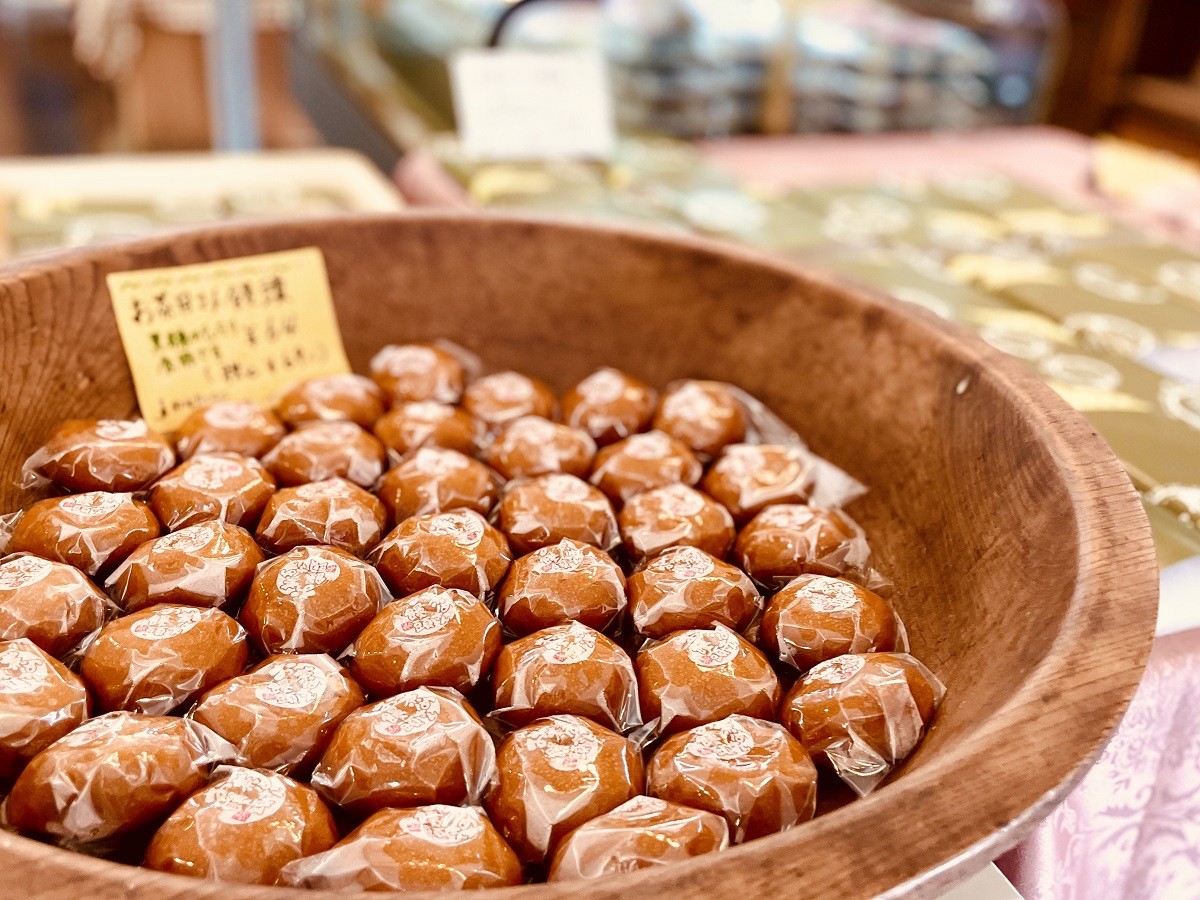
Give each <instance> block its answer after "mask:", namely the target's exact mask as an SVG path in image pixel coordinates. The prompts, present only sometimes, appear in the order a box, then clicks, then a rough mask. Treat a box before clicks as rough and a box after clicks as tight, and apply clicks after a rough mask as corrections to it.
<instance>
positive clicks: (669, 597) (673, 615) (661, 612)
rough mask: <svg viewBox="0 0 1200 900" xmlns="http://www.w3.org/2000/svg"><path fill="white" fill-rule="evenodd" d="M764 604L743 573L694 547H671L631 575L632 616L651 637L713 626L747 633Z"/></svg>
mask: <svg viewBox="0 0 1200 900" xmlns="http://www.w3.org/2000/svg"><path fill="white" fill-rule="evenodd" d="M761 608H762V598H761V597H760V596H759V593H758V590H757V589H756V588H755V587H754V582H752V581H751V580H750V579H749V578H748V577H747V576H746V573H745V572H743V571H742V570H741V569H739V568H737V567H736V566H731V565H730V564H729V563H726V562H721V560H719V559H717V558H715V557H713V556H711V555H709V554H708V553H705V552H704V551H703V550H697V549H696V548H695V547H672V548H671V549H669V550H666V551H664V552H662V553H660V554H659V555H658V556H656V557H654V558H653V559H651V560H650V561H649V562H647V563H646V564H645V565H644V566H642V567H641V568H640V569H638V570H637V571H636V572H634V573H633V575H631V576H630V577H629V613H630V618H632V620H633V625H634V627H635V628H636V629H637V630H638V632H640V633H641V634H644V635H646V636H647V637H653V638H661V637H666V636H667V635H669V634H671V633H673V632H676V631H682V630H684V629H689V628H692V629H697V628H699V629H703V628H712V627H713V626H714V625H724V626H726V627H728V628H732V629H733V630H734V631H745V630H746V628H747V627H748V626H749V625H750V624H751V623H752V622H753V621H754V617H755V615H757V613H758V611H759V610H760V609H761Z"/></svg>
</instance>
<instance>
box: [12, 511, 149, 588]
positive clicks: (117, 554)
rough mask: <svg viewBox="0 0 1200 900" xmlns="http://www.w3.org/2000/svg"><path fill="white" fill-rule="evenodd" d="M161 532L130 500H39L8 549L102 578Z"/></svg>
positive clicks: (22, 520)
mask: <svg viewBox="0 0 1200 900" xmlns="http://www.w3.org/2000/svg"><path fill="white" fill-rule="evenodd" d="M161 533H162V528H161V526H160V525H159V524H158V519H156V518H155V517H154V513H153V512H151V510H150V507H149V506H147V505H146V504H145V503H142V502H141V501H140V500H134V499H133V495H132V494H107V493H103V492H101V491H94V492H92V493H89V494H75V495H73V496H70V497H51V498H49V499H47V500H39V501H38V502H37V503H35V504H33V506H31V507H29V508H28V509H26V510H25V511H24V512H23V513H21V517H20V518H19V519H18V520H17V523H16V525H15V526H13V531H12V537H11V538H10V539H9V543H8V549H9V550H10V551H12V552H14V553H20V552H25V553H32V554H34V555H35V556H40V557H42V558H44V559H49V560H55V561H57V562H62V563H66V564H67V565H69V566H74V567H75V568H77V569H79V570H80V571H82V572H84V573H86V574H87V575H90V576H92V577H93V578H95V577H96V576H97V575H99V576H104V575H106V574H108V573H109V572H111V571H112V570H113V569H115V568H116V567H117V565H118V564H119V563H120V562H121V561H122V560H124V559H125V557H127V556H128V555H129V554H130V553H132V552H133V551H134V550H135V549H136V548H137V547H139V546H141V545H142V544H143V543H145V542H146V541H148V540H150V539H151V538H155V537H158V536H159V535H160V534H161Z"/></svg>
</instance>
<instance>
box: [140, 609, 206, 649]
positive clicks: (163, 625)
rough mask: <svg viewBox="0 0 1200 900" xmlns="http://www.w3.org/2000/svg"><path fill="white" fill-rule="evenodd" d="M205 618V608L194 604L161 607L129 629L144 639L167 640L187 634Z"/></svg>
mask: <svg viewBox="0 0 1200 900" xmlns="http://www.w3.org/2000/svg"><path fill="white" fill-rule="evenodd" d="M203 618H204V610H202V609H198V608H196V607H194V606H177V607H171V608H168V609H160V610H158V611H157V612H154V613H151V614H150V615H148V616H146V618H144V619H141V620H139V621H137V622H134V623H133V624H132V625H130V626H129V631H130V633H131V634H132V635H133V636H134V637H139V638H141V639H142V640H144V641H165V640H167V639H169V638H174V637H179V636H180V635H181V634H187V633H188V632H189V631H191V630H192V629H193V628H195V627H196V625H197V624H198V623H199V622H200V620H201V619H203Z"/></svg>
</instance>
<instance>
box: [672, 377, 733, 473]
mask: <svg viewBox="0 0 1200 900" xmlns="http://www.w3.org/2000/svg"><path fill="white" fill-rule="evenodd" d="M749 425H750V414H749V412H748V411H747V409H746V405H745V404H744V403H743V402H742V400H741V399H740V398H739V397H738V395H737V392H736V391H735V390H734V389H733V388H732V387H731V386H730V385H728V384H724V383H723V382H720V381H683V382H678V383H676V384H673V385H671V386H670V387H668V388H667V390H666V392H665V393H664V394H663V396H662V399H661V400H660V401H659V402H658V410H657V411H656V412H655V414H654V427H655V428H656V429H658V430H659V431H665V432H666V433H667V434H669V435H670V436H671V437H673V438H675V439H676V440H679V441H682V442H683V443H684V444H686V445H687V446H688V447H690V448H691V449H692V450H693V451H695V452H696V453H699V454H700V455H702V456H707V457H712V456H716V455H717V454H718V453H720V452H721V450H722V448H724V447H726V446H727V445H729V444H736V443H738V442H739V441H744V440H745V439H746V431H747V429H748V428H749Z"/></svg>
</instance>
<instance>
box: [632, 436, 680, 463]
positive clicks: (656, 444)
mask: <svg viewBox="0 0 1200 900" xmlns="http://www.w3.org/2000/svg"><path fill="white" fill-rule="evenodd" d="M622 452H624V454H625V455H626V456H628V457H630V458H631V459H665V458H666V457H667V456H668V455H669V454H670V452H671V439H670V438H668V437H667V436H666V435H665V434H663V433H661V432H658V431H652V432H650V433H649V434H635V435H634V436H633V437H631V438H629V439H628V440H627V441H626V443H625V445H624V449H623V451H622Z"/></svg>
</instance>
